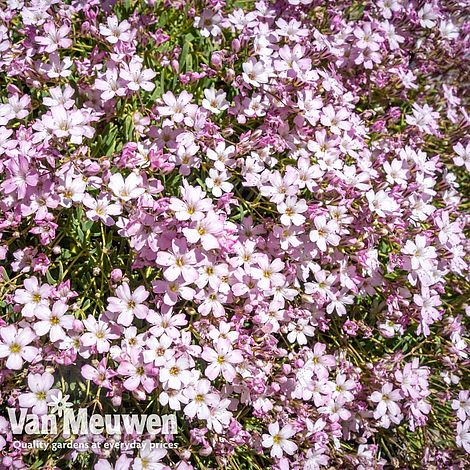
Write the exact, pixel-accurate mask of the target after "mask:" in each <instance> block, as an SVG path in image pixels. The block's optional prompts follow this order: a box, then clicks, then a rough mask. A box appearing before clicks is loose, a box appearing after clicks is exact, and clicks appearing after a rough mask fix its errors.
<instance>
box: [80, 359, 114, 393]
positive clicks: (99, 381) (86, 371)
mask: <svg viewBox="0 0 470 470" xmlns="http://www.w3.org/2000/svg"><path fill="white" fill-rule="evenodd" d="M81 373H82V376H83V377H84V378H85V379H87V380H91V381H93V383H94V384H96V385H98V386H100V387H104V388H107V389H109V390H111V389H112V384H111V380H110V379H112V378H113V377H114V376H116V375H117V372H115V371H113V370H111V369H108V368H107V366H106V358H103V359H101V361H100V362H99V363H98V365H97V366H96V368H95V367H93V366H91V365H90V364H85V365H84V366H82V369H81Z"/></svg>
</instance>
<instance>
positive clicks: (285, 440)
mask: <svg viewBox="0 0 470 470" xmlns="http://www.w3.org/2000/svg"><path fill="white" fill-rule="evenodd" d="M268 431H269V434H263V442H262V445H263V447H267V448H270V449H271V457H274V458H278V459H280V458H281V457H282V455H283V453H284V452H285V453H286V454H288V455H294V454H295V452H296V451H297V444H295V443H294V441H291V440H289V438H291V437H292V436H294V435H295V434H296V433H295V430H294V428H293V427H292V426H291V425H290V424H286V425H285V426H283V427H282V429H280V428H279V423H278V422H277V421H276V422H275V423H271V424H270V425H269V426H268Z"/></svg>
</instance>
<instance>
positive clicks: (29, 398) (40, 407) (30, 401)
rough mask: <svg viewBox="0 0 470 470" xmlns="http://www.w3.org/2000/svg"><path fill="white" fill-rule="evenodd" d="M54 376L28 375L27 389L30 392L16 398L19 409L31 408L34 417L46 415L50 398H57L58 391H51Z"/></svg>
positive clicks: (47, 373)
mask: <svg viewBox="0 0 470 470" xmlns="http://www.w3.org/2000/svg"><path fill="white" fill-rule="evenodd" d="M53 385H54V376H53V375H52V374H50V373H49V372H44V373H43V374H30V375H28V387H29V389H30V390H31V391H30V392H27V393H22V394H21V395H20V396H19V397H18V402H19V404H20V407H21V408H31V411H32V413H34V414H36V415H45V414H47V408H48V404H49V402H50V400H51V397H53V396H54V397H55V396H57V394H58V392H59V390H57V389H53V388H52V386H53Z"/></svg>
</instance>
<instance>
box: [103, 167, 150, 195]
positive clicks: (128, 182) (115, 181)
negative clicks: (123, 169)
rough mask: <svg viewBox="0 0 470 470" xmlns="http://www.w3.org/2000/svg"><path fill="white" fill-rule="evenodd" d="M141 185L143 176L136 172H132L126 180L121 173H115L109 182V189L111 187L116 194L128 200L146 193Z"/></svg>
mask: <svg viewBox="0 0 470 470" xmlns="http://www.w3.org/2000/svg"><path fill="white" fill-rule="evenodd" d="M141 185H142V177H141V176H140V175H136V174H135V173H130V174H129V176H127V177H126V179H125V180H124V178H123V176H122V175H121V173H114V175H112V176H111V178H110V179H109V183H108V186H109V189H111V191H112V192H113V193H114V195H115V196H116V197H118V198H119V199H121V200H123V201H126V202H127V201H130V200H131V199H137V198H138V197H139V196H141V195H142V194H144V192H145V189H144V188H142V187H141Z"/></svg>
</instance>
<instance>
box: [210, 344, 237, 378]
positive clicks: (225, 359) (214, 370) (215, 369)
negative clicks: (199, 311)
mask: <svg viewBox="0 0 470 470" xmlns="http://www.w3.org/2000/svg"><path fill="white" fill-rule="evenodd" d="M201 357H202V358H203V359H204V360H205V361H207V362H209V363H210V364H209V365H208V366H207V367H206V370H205V372H204V373H205V375H206V377H207V378H209V379H210V380H215V379H216V377H218V376H219V375H220V374H222V376H223V377H224V379H225V380H226V381H227V382H232V381H233V379H234V378H235V376H236V374H237V373H236V370H235V367H234V364H240V363H241V362H243V354H242V351H240V350H239V349H233V348H232V345H231V344H230V343H229V342H227V341H220V340H219V341H218V342H217V343H216V345H215V349H213V348H210V347H208V346H206V347H204V350H203V351H202V355H201Z"/></svg>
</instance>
